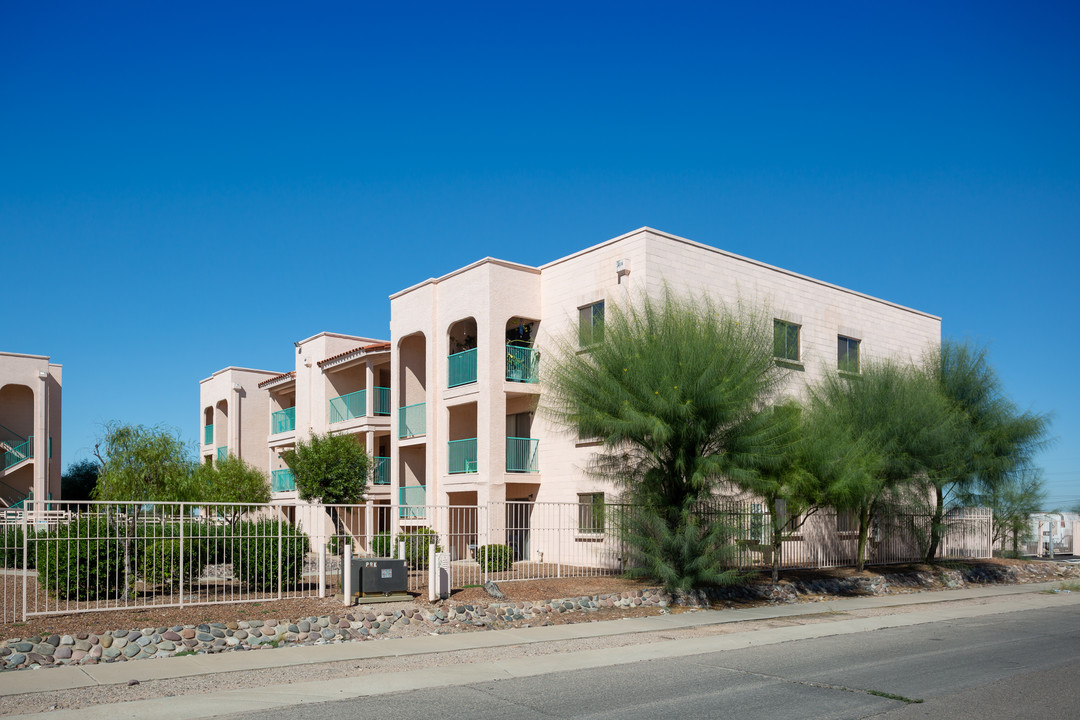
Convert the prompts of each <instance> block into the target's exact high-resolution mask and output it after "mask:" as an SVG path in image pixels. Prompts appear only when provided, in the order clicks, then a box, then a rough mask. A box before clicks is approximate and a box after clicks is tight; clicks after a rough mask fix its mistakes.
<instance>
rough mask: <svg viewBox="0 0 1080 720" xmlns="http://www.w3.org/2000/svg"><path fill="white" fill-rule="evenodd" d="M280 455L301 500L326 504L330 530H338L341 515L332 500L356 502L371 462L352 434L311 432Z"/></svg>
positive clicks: (358, 499)
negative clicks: (303, 439) (291, 476)
mask: <svg viewBox="0 0 1080 720" xmlns="http://www.w3.org/2000/svg"><path fill="white" fill-rule="evenodd" d="M281 459H282V460H284V461H285V464H286V465H288V466H289V468H290V469H291V470H292V471H293V475H294V476H295V478H296V490H297V493H298V494H299V495H300V498H301V499H302V500H317V501H319V502H321V503H323V504H324V505H329V506H330V517H331V518H332V519H333V522H334V530H335V532H336V533H337V534H341V532H342V528H341V516H340V514H339V513H338V511H337V508H335V507H333V506H334V505H335V504H348V503H357V502H360V501H361V500H362V499H363V497H364V490H365V489H366V488H367V482H368V476H369V475H370V473H371V468H372V465H373V463H372V462H371V458H369V457H368V454H367V453H366V452H365V451H364V449H363V448H362V447H360V444H359V443H358V442H357V440H356V438H355V437H353V436H352V435H312V436H311V438H310V439H309V440H308V441H307V442H304V441H300V442H297V443H296V448H295V449H294V450H286V451H285V452H283V453H282V454H281Z"/></svg>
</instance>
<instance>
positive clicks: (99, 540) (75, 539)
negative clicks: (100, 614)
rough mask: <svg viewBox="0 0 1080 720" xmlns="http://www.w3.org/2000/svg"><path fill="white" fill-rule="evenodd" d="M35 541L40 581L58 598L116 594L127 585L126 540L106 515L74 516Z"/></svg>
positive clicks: (83, 597)
mask: <svg viewBox="0 0 1080 720" xmlns="http://www.w3.org/2000/svg"><path fill="white" fill-rule="evenodd" d="M34 541H35V542H34V546H35V547H34V551H35V552H34V555H35V559H36V562H37V568H38V582H39V583H41V586H42V587H44V588H45V589H46V590H48V591H50V592H52V593H54V594H55V595H56V596H57V597H58V598H60V599H62V600H101V599H106V598H115V597H117V596H118V595H119V594H120V591H121V589H122V588H123V587H124V580H125V576H124V549H123V543H122V542H121V541H120V540H119V539H117V528H116V525H114V524H113V523H111V522H109V521H108V520H107V519H106V518H103V517H91V518H80V519H78V520H73V521H71V522H69V523H65V524H63V525H60V526H58V527H56V528H54V529H53V530H50V531H48V532H44V533H39V534H37V535H36V536H35V537H34Z"/></svg>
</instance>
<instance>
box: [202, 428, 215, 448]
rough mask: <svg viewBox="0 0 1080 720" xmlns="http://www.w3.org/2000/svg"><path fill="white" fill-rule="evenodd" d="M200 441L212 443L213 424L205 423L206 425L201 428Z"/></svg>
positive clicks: (205, 443) (204, 443)
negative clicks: (201, 435) (201, 438)
mask: <svg viewBox="0 0 1080 720" xmlns="http://www.w3.org/2000/svg"><path fill="white" fill-rule="evenodd" d="M202 443H203V445H213V444H214V426H213V425H207V426H205V427H204V428H203V440H202Z"/></svg>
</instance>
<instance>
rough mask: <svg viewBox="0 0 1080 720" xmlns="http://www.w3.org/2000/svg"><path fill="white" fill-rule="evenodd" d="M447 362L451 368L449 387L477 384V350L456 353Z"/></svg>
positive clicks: (448, 380) (448, 379)
mask: <svg viewBox="0 0 1080 720" xmlns="http://www.w3.org/2000/svg"><path fill="white" fill-rule="evenodd" d="M447 360H448V362H449V368H450V370H449V377H448V378H447V383H446V385H447V387H457V386H458V385H468V384H469V383H474V382H476V348H472V349H471V350H464V351H462V352H459V353H454V354H453V355H450V356H449V357H448V358H447Z"/></svg>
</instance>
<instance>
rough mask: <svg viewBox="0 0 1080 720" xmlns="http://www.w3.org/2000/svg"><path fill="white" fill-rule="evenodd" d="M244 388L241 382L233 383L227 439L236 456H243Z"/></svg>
mask: <svg viewBox="0 0 1080 720" xmlns="http://www.w3.org/2000/svg"><path fill="white" fill-rule="evenodd" d="M241 390H243V388H242V387H241V386H240V383H233V384H232V398H231V399H230V400H229V406H230V408H229V437H228V439H227V440H226V442H228V444H229V453H231V454H232V455H235V456H236V457H241V454H240V421H241V417H240V392H241Z"/></svg>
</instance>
